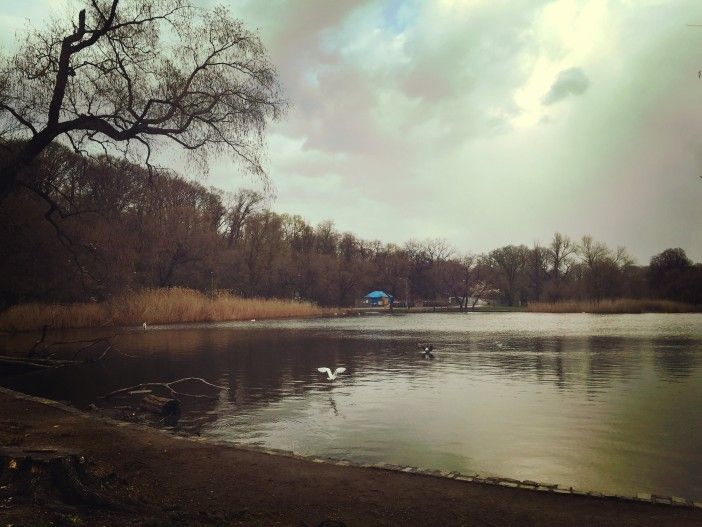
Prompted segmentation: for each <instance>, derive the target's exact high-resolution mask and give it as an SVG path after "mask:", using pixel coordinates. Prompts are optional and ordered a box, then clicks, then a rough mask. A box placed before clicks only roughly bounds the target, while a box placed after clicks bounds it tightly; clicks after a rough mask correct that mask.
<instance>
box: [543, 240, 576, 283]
mask: <svg viewBox="0 0 702 527" xmlns="http://www.w3.org/2000/svg"><path fill="white" fill-rule="evenodd" d="M576 252H577V245H576V244H574V243H573V242H572V241H571V239H570V238H569V237H568V236H565V235H563V234H561V233H560V232H557V233H556V234H554V235H553V240H552V241H551V245H550V246H549V247H548V253H547V255H548V259H549V263H550V264H551V273H552V275H553V279H554V280H555V281H556V282H558V281H559V280H560V279H561V277H562V276H563V275H564V274H565V273H567V272H568V269H569V268H570V263H571V262H570V257H571V256H572V255H574V254H575V253H576Z"/></svg>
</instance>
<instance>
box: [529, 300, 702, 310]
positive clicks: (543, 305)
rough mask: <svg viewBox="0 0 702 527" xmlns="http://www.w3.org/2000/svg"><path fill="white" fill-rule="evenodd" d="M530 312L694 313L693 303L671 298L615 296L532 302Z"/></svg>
mask: <svg viewBox="0 0 702 527" xmlns="http://www.w3.org/2000/svg"><path fill="white" fill-rule="evenodd" d="M527 311H530V312H532V313H602V314H607V313H694V312H697V311H699V308H696V307H695V306H693V305H690V304H685V303H683V302H674V301H672V300H653V299H633V298H617V299H613V300H600V301H594V300H568V301H563V302H532V303H530V304H529V305H528V306H527Z"/></svg>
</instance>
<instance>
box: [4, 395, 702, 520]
mask: <svg viewBox="0 0 702 527" xmlns="http://www.w3.org/2000/svg"><path fill="white" fill-rule="evenodd" d="M360 439H361V438H359V440H360ZM0 445H3V446H8V445H14V446H24V447H29V446H31V447H47V446H52V447H61V448H63V449H71V450H77V451H79V452H81V453H82V454H83V455H84V456H85V458H86V459H87V461H88V463H87V467H88V470H89V471H91V472H92V473H94V474H97V475H98V476H100V477H103V478H104V480H105V481H107V480H110V481H111V482H112V483H111V484H110V485H109V486H107V487H106V488H109V489H111V490H110V491H112V492H114V493H115V495H119V496H123V497H124V496H127V497H129V499H128V501H127V502H125V503H127V505H125V507H124V508H119V507H117V508H113V509H107V508H90V507H88V506H86V505H85V504H84V503H80V502H75V501H74V502H73V503H70V502H69V503H68V504H66V503H65V502H60V501H58V502H57V501H55V500H54V501H52V500H51V499H47V498H46V497H43V498H41V499H42V500H43V501H44V503H43V504H37V503H32V502H31V500H30V499H28V498H26V497H25V498H23V497H22V496H15V497H13V499H9V500H8V499H7V497H5V498H4V499H3V498H1V497H0V526H2V527H4V526H6V525H8V524H13V525H14V526H15V527H18V526H22V525H31V526H41V525H106V526H113V525H114V526H117V525H120V526H122V525H152V526H167V525H254V526H272V525H288V526H294V527H301V526H304V525H308V526H310V527H312V526H317V525H319V524H320V523H322V522H323V521H325V520H333V521H334V522H343V523H332V522H327V524H326V525H329V526H333V525H346V526H348V527H353V526H359V527H360V526H363V527H366V526H375V525H378V526H380V525H383V526H390V525H392V526H409V525H421V526H433V525H436V526H452V525H457V526H458V525H475V526H486V527H496V526H499V527H503V526H520V527H528V526H530V525H533V526H551V525H573V526H588V527H589V526H608V525H611V526H617V527H621V526H649V525H650V526H654V525H655V526H662V525H670V526H678V527H684V526H691V525H698V526H702V510H701V509H691V508H679V507H671V506H663V505H651V504H644V503H635V502H623V501H615V500H607V499H596V498H590V497H579V496H563V495H556V494H550V493H541V492H533V491H526V490H519V489H511V488H503V487H496V486H489V485H480V484H473V483H467V482H462V481H454V480H450V479H444V478H434V477H427V476H420V475H413V474H404V473H399V472H389V471H383V470H373V469H363V468H357V467H340V466H335V465H327V464H323V463H314V462H311V461H307V460H300V459H295V458H289V457H283V456H272V455H268V454H264V453H259V452H252V451H247V450H242V449H237V448H233V447H227V446H221V445H214V444H207V443H203V442H197V441H191V440H184V439H178V438H174V437H171V436H169V435H167V434H166V433H163V432H160V431H157V430H145V429H143V428H141V427H138V426H135V425H126V424H125V425H119V426H118V425H117V424H115V423H111V422H107V421H104V420H100V419H96V418H94V417H92V416H89V415H87V414H82V413H79V412H76V411H69V410H66V409H63V408H61V407H59V406H57V405H56V404H52V405H49V404H45V403H42V402H40V401H38V400H27V399H25V398H18V397H15V396H14V395H12V393H11V392H8V391H5V390H3V391H1V392H0ZM0 496H2V494H0ZM33 499H37V498H36V497H35V498H33ZM64 501H65V500H64Z"/></svg>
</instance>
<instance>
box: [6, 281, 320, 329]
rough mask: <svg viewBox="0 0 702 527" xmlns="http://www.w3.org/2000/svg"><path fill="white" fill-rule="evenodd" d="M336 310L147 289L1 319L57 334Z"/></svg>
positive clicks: (24, 308) (27, 309) (35, 307)
mask: <svg viewBox="0 0 702 527" xmlns="http://www.w3.org/2000/svg"><path fill="white" fill-rule="evenodd" d="M332 312H333V310H331V309H327V308H321V307H319V306H317V305H316V304H313V303H312V302H296V301H293V300H281V299H262V298H242V297H238V296H234V295H232V294H230V293H227V292H218V293H216V294H215V295H213V296H207V295H205V294H203V293H201V292H199V291H195V290H193V289H186V288H182V287H173V288H168V289H143V290H141V291H135V292H129V293H125V294H123V295H119V296H116V297H114V298H112V299H110V300H108V301H106V302H101V303H87V302H84V303H74V304H67V305H63V304H41V303H28V304H19V305H16V306H12V307H11V308H9V309H7V310H6V311H4V312H3V313H0V330H4V331H27V330H33V329H40V328H41V327H42V326H44V325H45V324H46V325H48V326H49V327H51V328H56V329H58V328H87V327H100V326H138V325H141V324H142V323H143V322H146V323H147V324H177V323H184V322H224V321H233V320H251V319H254V318H255V319H276V318H292V317H315V316H324V315H329V314H331V313H332Z"/></svg>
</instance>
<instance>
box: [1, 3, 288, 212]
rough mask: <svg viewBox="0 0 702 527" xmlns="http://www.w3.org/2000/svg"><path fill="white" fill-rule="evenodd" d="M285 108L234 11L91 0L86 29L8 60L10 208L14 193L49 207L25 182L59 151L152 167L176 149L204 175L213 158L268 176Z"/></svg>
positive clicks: (26, 42) (33, 37)
mask: <svg viewBox="0 0 702 527" xmlns="http://www.w3.org/2000/svg"><path fill="white" fill-rule="evenodd" d="M282 107H283V103H282V101H281V98H280V96H279V88H278V81H277V76H276V73H275V71H274V69H273V67H272V66H271V64H270V62H269V60H268V57H267V55H266V52H265V49H264V47H263V45H262V43H261V41H260V39H259V37H258V36H257V35H256V34H255V33H252V32H250V31H248V30H247V29H246V28H245V27H244V26H243V24H242V23H241V22H240V21H238V20H236V19H234V18H232V17H231V15H230V14H229V12H228V11H227V10H226V9H225V8H222V7H219V8H215V9H213V10H210V11H206V10H201V9H197V8H194V7H192V6H191V4H190V3H189V2H188V1H187V0H89V1H88V0H85V9H82V10H81V11H80V12H79V13H78V17H77V19H76V20H74V21H73V22H70V21H68V20H63V21H55V22H52V23H50V24H48V25H47V26H46V28H44V29H34V30H31V31H29V32H28V33H27V34H26V35H25V36H24V37H23V38H22V39H21V40H20V42H19V49H18V50H17V52H16V53H15V54H14V55H12V56H6V57H2V58H0V149H1V150H2V152H1V157H0V202H1V201H3V200H4V199H5V198H6V197H7V195H8V194H9V192H10V191H11V190H12V188H13V187H14V186H16V185H20V186H24V187H27V188H29V189H31V190H32V191H35V192H37V193H38V194H39V195H40V196H41V197H42V198H43V199H45V200H49V201H51V197H50V196H48V195H47V194H46V193H41V192H40V191H41V189H40V188H38V187H36V186H35V185H34V184H33V182H32V181H31V180H30V179H27V178H25V177H24V176H25V172H26V169H27V168H28V167H29V166H30V165H31V164H32V162H33V161H34V160H35V159H36V158H37V157H38V156H39V155H40V154H41V153H42V152H43V151H45V150H46V148H47V147H48V146H49V145H50V144H51V143H52V142H54V141H61V142H63V143H64V144H66V145H70V147H71V148H72V149H73V150H75V152H77V153H79V154H80V155H82V156H92V155H95V154H96V153H97V154H103V155H104V154H113V155H116V156H121V157H127V158H129V159H131V160H133V161H136V160H139V161H140V162H143V163H145V164H146V165H147V166H148V167H151V166H152V165H151V157H152V153H153V152H154V151H155V150H157V149H160V148H163V147H165V146H167V145H168V144H170V145H173V146H175V147H176V148H179V149H181V150H183V151H184V152H187V153H188V154H189V155H190V156H191V159H192V160H193V161H196V162H198V166H199V167H200V168H201V169H202V170H204V171H206V170H207V158H208V154H210V153H213V152H214V153H229V154H231V155H232V156H233V157H234V158H236V159H238V160H241V161H243V163H244V165H245V166H246V167H248V168H249V169H251V170H252V171H253V172H254V173H256V174H259V175H264V172H263V169H262V166H261V145H262V133H263V131H264V129H265V127H266V123H267V120H268V119H269V118H276V117H277V116H278V115H279V113H280V111H281V108H282ZM54 205H56V204H55V203H52V206H54Z"/></svg>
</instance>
